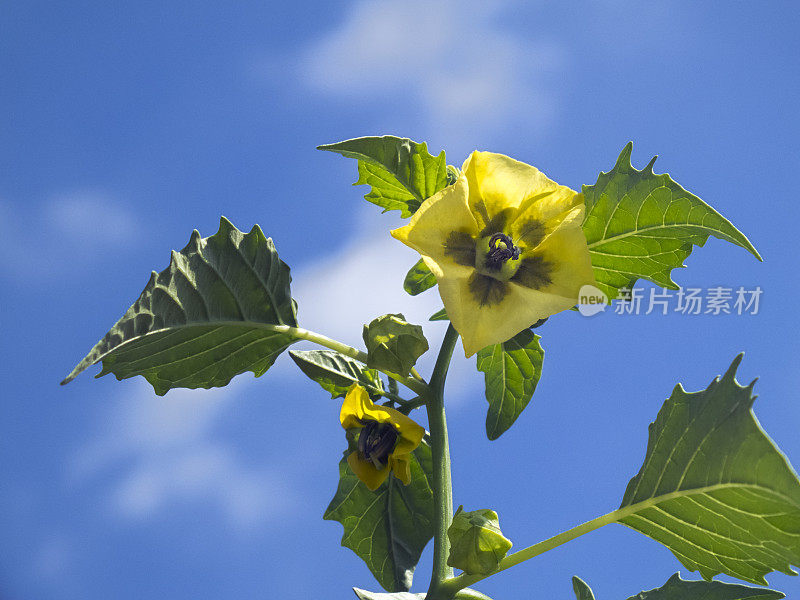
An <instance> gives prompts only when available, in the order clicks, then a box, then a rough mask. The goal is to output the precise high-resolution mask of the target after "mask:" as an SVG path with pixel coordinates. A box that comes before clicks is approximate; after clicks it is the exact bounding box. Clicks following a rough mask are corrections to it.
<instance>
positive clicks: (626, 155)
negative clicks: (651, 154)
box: [614, 142, 633, 171]
mask: <svg viewBox="0 0 800 600" xmlns="http://www.w3.org/2000/svg"><path fill="white" fill-rule="evenodd" d="M632 154H633V142H628V143H627V144H625V147H624V148H623V149H622V152H620V153H619V157H618V158H617V164H615V165H614V169H615V170H618V171H630V170H632V169H633V164H632V163H631V155H632Z"/></svg>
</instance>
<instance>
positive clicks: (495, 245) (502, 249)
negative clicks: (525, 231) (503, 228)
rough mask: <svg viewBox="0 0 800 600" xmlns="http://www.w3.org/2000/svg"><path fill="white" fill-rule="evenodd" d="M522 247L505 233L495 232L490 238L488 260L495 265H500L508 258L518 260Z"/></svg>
mask: <svg viewBox="0 0 800 600" xmlns="http://www.w3.org/2000/svg"><path fill="white" fill-rule="evenodd" d="M519 253H520V249H519V248H518V247H517V246H515V245H514V242H513V241H512V240H511V238H510V237H509V236H507V235H506V234H505V233H495V234H494V235H493V236H492V237H490V238H489V252H487V254H486V262H487V263H488V264H489V265H491V266H493V267H500V266H501V265H502V264H503V263H505V262H506V261H508V260H517V259H518V258H519Z"/></svg>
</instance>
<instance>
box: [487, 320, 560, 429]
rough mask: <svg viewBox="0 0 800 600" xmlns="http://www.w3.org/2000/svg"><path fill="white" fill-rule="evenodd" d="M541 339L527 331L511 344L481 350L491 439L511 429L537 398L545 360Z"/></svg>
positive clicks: (506, 343)
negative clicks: (540, 343)
mask: <svg viewBox="0 0 800 600" xmlns="http://www.w3.org/2000/svg"><path fill="white" fill-rule="evenodd" d="M540 339H541V338H540V336H538V335H536V334H535V333H533V332H532V331H531V330H530V329H524V330H523V331H520V332H519V333H518V334H517V335H515V336H514V337H513V338H511V339H510V340H508V341H507V342H503V343H502V344H495V345H493V346H487V347H486V348H483V349H482V350H479V351H478V359H477V365H478V370H479V371H482V372H483V373H484V374H485V375H484V382H485V386H486V400H487V401H488V402H489V412H488V413H487V415H486V435H487V436H488V437H489V439H490V440H496V439H497V438H499V437H500V436H501V435H502V434H503V433H504V432H505V431H506V430H507V429H508V428H509V427H511V426H512V425H513V424H514V421H516V420H517V417H519V415H520V414H522V411H523V410H525V407H526V406H528V402H530V400H531V398H532V397H533V392H534V391H535V390H536V384H537V383H538V382H539V377H540V376H541V374H542V361H543V360H544V350H543V349H542V347H541V346H540V345H539V340H540Z"/></svg>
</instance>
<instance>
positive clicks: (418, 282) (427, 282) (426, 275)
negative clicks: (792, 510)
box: [403, 259, 436, 296]
mask: <svg viewBox="0 0 800 600" xmlns="http://www.w3.org/2000/svg"><path fill="white" fill-rule="evenodd" d="M435 285H436V275H434V274H433V273H431V270H430V269H429V268H428V265H426V264H425V261H424V260H422V259H419V260H418V261H417V263H416V264H415V265H414V266H413V267H411V268H410V269H409V270H408V273H407V274H406V279H405V281H404V282H403V289H404V290H405V291H406V292H408V293H409V294H411V295H412V296H416V295H417V294H421V293H422V292H424V291H425V290H429V289H430V288H432V287H433V286H435Z"/></svg>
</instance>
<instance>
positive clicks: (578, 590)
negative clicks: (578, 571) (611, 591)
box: [572, 576, 594, 600]
mask: <svg viewBox="0 0 800 600" xmlns="http://www.w3.org/2000/svg"><path fill="white" fill-rule="evenodd" d="M572 591H573V592H575V598H577V600H594V593H593V592H592V588H590V587H589V586H588V585H587V584H586V582H585V581H584V580H583V579H581V578H580V577H577V576H576V577H573V578H572Z"/></svg>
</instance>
